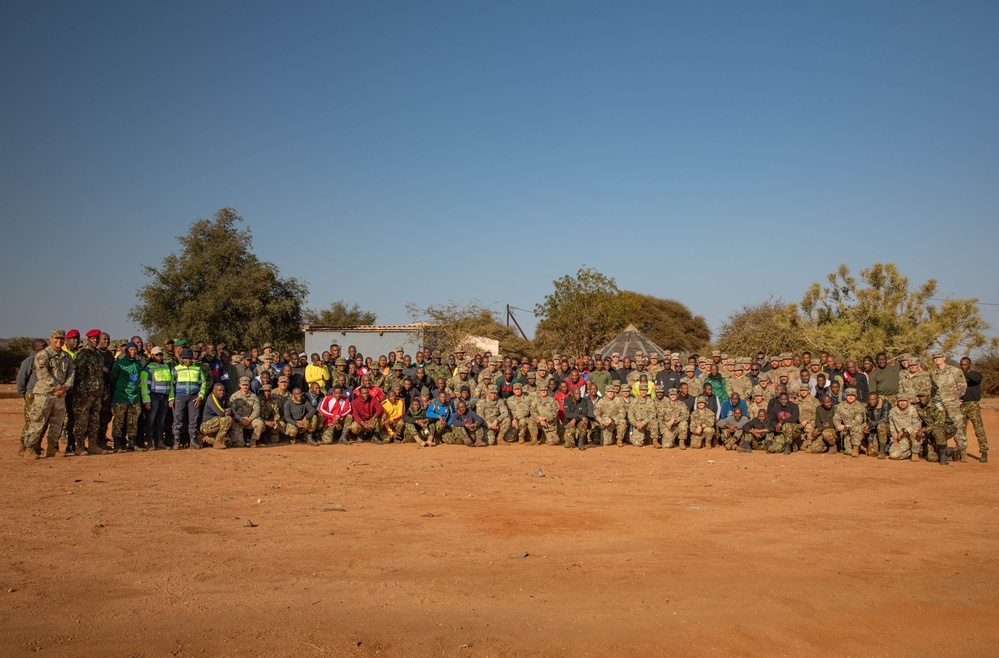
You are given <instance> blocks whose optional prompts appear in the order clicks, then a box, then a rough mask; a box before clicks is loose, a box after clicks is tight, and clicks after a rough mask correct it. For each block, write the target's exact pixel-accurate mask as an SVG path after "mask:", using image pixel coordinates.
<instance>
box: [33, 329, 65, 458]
mask: <svg viewBox="0 0 999 658" xmlns="http://www.w3.org/2000/svg"><path fill="white" fill-rule="evenodd" d="M53 335H57V334H56V332H53ZM65 335H66V334H65V333H64V332H63V333H62V336H63V337H65ZM34 363H35V373H36V376H37V377H38V381H37V382H36V383H35V390H34V400H33V402H32V405H31V424H30V425H29V426H28V433H27V436H26V437H25V439H24V448H25V450H24V456H25V458H26V459H35V458H36V457H37V455H36V454H35V446H36V445H39V444H40V443H41V441H42V432H43V431H44V430H45V427H46V424H47V425H48V433H47V434H46V445H45V456H46V457H52V456H54V455H55V454H56V453H57V452H58V451H59V434H60V432H62V425H63V423H64V422H65V420H66V398H65V396H64V395H60V396H55V395H53V394H52V393H53V391H55V390H56V389H57V388H67V389H68V388H72V386H73V379H74V376H75V374H76V366H75V364H74V363H73V358H72V357H71V356H70V355H69V354H67V353H66V352H64V351H62V350H57V349H55V348H53V347H52V346H51V345H49V346H48V347H46V348H45V349H44V350H41V351H40V352H37V353H35V361H34Z"/></svg>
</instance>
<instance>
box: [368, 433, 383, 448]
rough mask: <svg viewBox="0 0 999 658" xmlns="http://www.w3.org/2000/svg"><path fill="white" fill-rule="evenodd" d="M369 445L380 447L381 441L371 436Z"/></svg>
mask: <svg viewBox="0 0 999 658" xmlns="http://www.w3.org/2000/svg"><path fill="white" fill-rule="evenodd" d="M371 443H372V444H373V445H376V446H380V445H381V444H382V440H381V439H379V438H378V437H377V436H374V435H372V437H371Z"/></svg>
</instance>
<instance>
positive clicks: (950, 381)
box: [930, 365, 968, 461]
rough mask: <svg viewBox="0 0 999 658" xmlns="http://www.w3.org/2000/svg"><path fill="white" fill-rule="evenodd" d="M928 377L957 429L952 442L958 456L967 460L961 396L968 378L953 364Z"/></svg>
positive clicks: (966, 387) (966, 385)
mask: <svg viewBox="0 0 999 658" xmlns="http://www.w3.org/2000/svg"><path fill="white" fill-rule="evenodd" d="M930 378H931V379H932V380H933V383H934V384H936V386H937V398H938V399H939V400H940V402H941V403H942V404H943V406H944V408H945V409H947V415H949V416H950V417H951V420H953V421H954V426H955V427H956V428H957V431H956V432H955V434H954V442H955V443H956V444H957V450H958V458H959V459H960V460H961V461H968V458H967V451H968V437H967V435H965V433H964V427H965V425H966V423H965V422H964V414H962V413H961V396H963V395H964V392H965V391H966V390H967V389H968V380H967V379H966V378H965V376H964V371H963V370H961V369H960V368H957V367H955V366H951V365H948V366H945V367H944V369H943V370H939V369H937V370H936V371H935V372H933V373H931V375H930Z"/></svg>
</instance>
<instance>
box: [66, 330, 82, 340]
mask: <svg viewBox="0 0 999 658" xmlns="http://www.w3.org/2000/svg"><path fill="white" fill-rule="evenodd" d="M79 337H80V330H79V329H70V330H69V331H67V332H66V338H79Z"/></svg>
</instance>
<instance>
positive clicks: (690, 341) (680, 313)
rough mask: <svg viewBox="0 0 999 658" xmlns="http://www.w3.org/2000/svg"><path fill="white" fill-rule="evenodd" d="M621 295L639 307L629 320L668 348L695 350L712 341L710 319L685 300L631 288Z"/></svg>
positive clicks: (653, 339)
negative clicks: (688, 304)
mask: <svg viewBox="0 0 999 658" xmlns="http://www.w3.org/2000/svg"><path fill="white" fill-rule="evenodd" d="M621 295H622V296H623V297H625V298H626V299H630V300H633V301H634V306H635V310H634V312H633V313H632V314H631V315H629V316H628V322H630V323H631V324H633V325H635V327H637V328H638V330H639V331H641V332H642V333H643V334H645V336H646V337H647V338H649V340H651V341H652V342H653V343H655V344H656V345H658V346H659V347H661V348H663V349H664V350H671V351H672V350H675V351H678V352H694V351H697V350H700V349H702V348H704V347H705V346H706V345H707V344H708V343H709V342H710V341H711V330H710V329H708V323H707V321H705V319H704V317H702V316H700V315H694V314H693V313H691V312H690V309H689V308H687V307H686V306H685V305H684V304H681V303H680V302H678V301H676V300H673V299H663V298H661V297H653V296H652V295H643V294H641V293H637V292H631V291H628V290H626V291H624V292H622V293H621ZM625 324H627V323H625ZM619 331H620V329H619Z"/></svg>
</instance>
